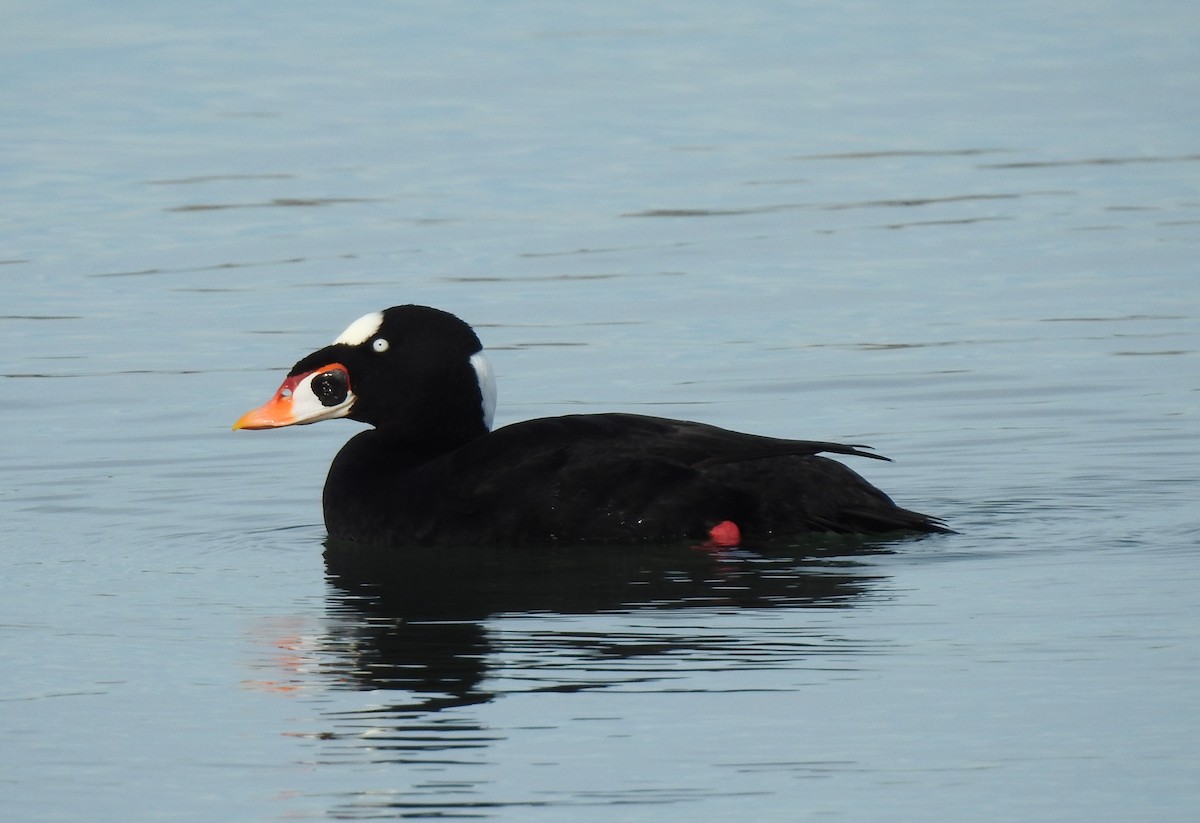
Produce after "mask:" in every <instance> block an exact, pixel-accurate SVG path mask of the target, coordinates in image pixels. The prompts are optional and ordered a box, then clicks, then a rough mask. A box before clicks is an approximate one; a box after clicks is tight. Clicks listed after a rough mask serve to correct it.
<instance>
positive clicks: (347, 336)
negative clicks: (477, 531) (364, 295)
mask: <svg viewBox="0 0 1200 823" xmlns="http://www.w3.org/2000/svg"><path fill="white" fill-rule="evenodd" d="M382 325H383V312H381V311H373V312H371V313H370V314H364V315H363V316H362V317H360V318H358V319H357V320H355V321H354V322H353V323H351V324H350V325H349V326H347V327H346V330H345V331H344V332H342V333H341V334H339V335H338V336H337V339H336V340H334V341H333V342H334V344H335V345H336V344H337V343H344V344H346V345H347V346H361V345H362V344H363V343H366V342H367V341H368V340H370V339H371V335H373V334H374V333H375V332H377V331H379V327H380V326H382Z"/></svg>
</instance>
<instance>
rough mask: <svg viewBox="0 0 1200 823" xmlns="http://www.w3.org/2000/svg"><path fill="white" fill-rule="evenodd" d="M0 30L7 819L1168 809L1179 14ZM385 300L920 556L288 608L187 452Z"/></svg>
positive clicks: (41, 18)
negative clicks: (844, 481) (800, 476)
mask: <svg viewBox="0 0 1200 823" xmlns="http://www.w3.org/2000/svg"><path fill="white" fill-rule="evenodd" d="M0 16H2V17H3V24H2V25H0V45H2V49H0V66H2V67H3V75H4V78H5V79H4V81H3V83H0V110H2V111H3V117H2V118H0V145H2V147H3V151H2V152H0V181H2V186H3V204H4V205H3V214H2V216H0V221H2V222H0V263H2V265H0V276H3V278H4V280H3V283H4V286H5V301H4V307H3V309H0V340H2V343H3V345H2V348H0V374H3V380H2V382H0V387H2V388H3V390H4V402H3V404H0V423H2V425H3V431H4V433H5V436H4V438H3V439H2V440H0V458H2V461H3V469H4V474H3V483H2V486H0V507H2V511H3V524H4V529H3V532H4V536H3V538H2V540H3V558H4V566H5V572H4V575H3V584H2V596H0V660H2V661H3V675H4V676H3V684H2V685H0V740H2V745H0V795H2V796H3V807H4V815H5V818H6V819H11V820H20V821H53V820H63V821H78V820H89V821H130V820H138V821H157V820H179V821H229V820H239V821H241V820H279V819H310V818H318V819H319V818H336V819H343V818H345V819H360V818H361V819H367V818H370V819H380V818H382V819H388V818H405V817H410V816H411V817H422V816H427V817H450V818H455V817H466V818H484V819H503V820H546V821H557V820H564V819H570V820H576V821H588V820H597V821H599V820H603V821H614V820H655V821H676V820H678V821H685V820H686V821H727V820H730V819H746V820H805V819H829V820H845V821H868V820H881V819H888V820H922V821H924V820H955V821H958V820H972V821H985V823H987V822H990V821H1014V820H1019V821H1029V820H1072V821H1075V820H1089V821H1127V820H1172V821H1174V820H1178V821H1183V820H1192V819H1194V815H1195V809H1196V808H1197V807H1198V806H1200V744H1198V742H1197V741H1198V740H1200V713H1198V712H1197V711H1196V708H1195V697H1196V684H1197V682H1198V681H1200V562H1198V561H1200V513H1198V508H1197V500H1198V499H1200V425H1198V407H1200V394H1198V390H1200V364H1198V357H1197V352H1198V351H1200V300H1198V297H1200V273H1198V272H1197V259H1198V258H1200V111H1198V107H1197V101H1198V100H1200V59H1198V58H1197V50H1196V43H1197V42H1200V12H1198V11H1197V10H1196V7H1195V5H1194V4H1191V3H1186V2H1158V1H1157V0H1151V2H1148V3H1138V4H1129V3H1118V2H1105V1H1104V0H1101V2H1087V3H1083V2H1064V3H1056V4H1046V3H1043V2H1032V0H1025V1H1024V2H1013V3H999V4H995V3H993V4H962V3H951V2H945V0H942V2H922V3H907V4H897V3H885V2H870V1H868V0H864V2H850V3H842V4H836V5H835V4H828V5H826V4H807V3H782V2H768V0H750V1H749V2H744V3H741V4H737V5H736V7H733V6H730V4H727V3H711V2H693V3H669V2H662V3H655V2H651V3H623V2H622V3H607V4H586V5H585V4H573V5H567V4H546V3H536V2H518V3H510V4H496V3H475V2H470V3H467V2H464V3H384V2H360V3H353V4H316V3H300V4H288V5H286V6H282V5H269V4H268V5H264V4H252V3H235V2H220V1H219V0H218V2H210V3H205V4H202V5H190V4H162V3H149V2H140V3H139V2H121V3H109V2H49V3H10V4H7V5H6V7H5V9H4V11H3V13H2V15H0ZM401 302H421V303H429V304H433V305H437V306H440V307H443V308H446V309H449V310H452V311H455V312H456V313H459V314H460V315H462V316H463V317H464V318H466V319H467V320H469V321H471V322H472V323H474V324H476V325H477V327H478V329H479V331H480V334H481V336H482V337H483V338H484V341H485V344H487V345H488V346H489V348H490V349H491V350H492V358H493V362H494V364H495V365H496V367H497V371H498V374H499V380H500V411H499V417H500V419H499V422H501V423H503V422H510V421H512V420H517V419H522V418H525V417H531V416H538V415H546V414H561V413H565V412H571V411H591V410H615V409H626V410H634V411H645V412H650V413H655V414H663V415H670V416H679V417H688V418H693V419H700V420H704V421H707V422H711V423H716V424H719V425H725V426H729V427H733V428H738V429H743V430H751V431H756V432H761V433H765V434H773V435H779V436H795V437H807V438H818V439H831V440H842V441H848V442H865V443H869V444H872V445H874V446H875V447H877V448H878V449H879V450H880V451H881V452H882V453H884V454H887V455H889V456H891V457H893V458H895V460H896V462H895V463H892V464H882V463H881V464H875V463H870V464H869V465H863V464H864V463H867V462H868V461H857V462H856V464H855V468H857V469H858V470H860V471H862V472H864V473H865V474H866V475H867V476H868V477H869V478H870V479H872V480H873V481H875V482H876V483H878V484H879V485H880V486H882V487H883V488H885V489H886V490H887V491H888V492H889V493H891V494H892V495H893V496H894V497H896V498H897V499H898V500H899V501H900V502H901V503H903V504H905V505H909V506H912V507H914V508H918V509H921V510H923V511H928V512H931V513H934V514H937V515H940V516H943V517H945V518H947V520H948V521H949V522H950V523H951V524H952V525H953V526H954V527H955V528H956V529H958V530H959V531H960V533H959V534H957V535H950V536H938V537H933V538H927V539H909V540H898V541H891V542H884V543H879V542H876V543H870V544H844V543H837V542H833V543H828V542H824V543H822V542H813V541H798V542H797V544H796V545H795V546H794V547H790V548H783V549H777V550H775V551H772V552H754V551H740V552H732V553H726V554H724V555H715V556H714V555H712V554H711V553H705V552H701V551H696V550H692V549H689V548H686V547H684V548H679V547H676V548H669V549H668V548H664V549H661V550H654V551H647V552H645V553H641V554H638V553H629V552H624V551H616V550H612V551H598V552H580V553H577V554H565V555H564V554H556V553H551V554H540V555H539V554H533V555H529V554H522V553H516V554H512V555H502V556H496V555H495V554H491V553H483V554H481V553H463V554H462V555H460V556H449V557H448V556H446V555H441V556H438V555H436V554H434V555H431V554H427V553H417V554H414V555H413V556H410V557H404V558H400V559H398V560H397V562H396V563H395V564H394V565H393V566H392V567H391V568H389V569H378V568H365V569H349V570H347V569H333V570H331V571H333V572H335V574H333V575H330V576H328V577H327V572H328V571H330V570H327V569H326V566H325V563H324V561H323V559H322V549H323V547H322V540H323V536H324V535H323V528H322V526H321V524H320V511H319V508H320V504H319V495H320V486H321V482H322V480H323V476H324V472H325V469H326V467H327V465H328V462H329V460H330V459H331V457H332V456H333V454H334V453H335V452H336V451H337V449H338V448H339V446H340V444H341V443H342V442H343V441H344V440H345V439H347V438H348V437H349V436H350V434H351V433H352V432H353V431H354V430H355V426H354V424H349V423H324V424H320V425H318V426H314V427H305V428H302V429H298V430H283V431H278V432H270V433H246V432H239V433H237V434H234V433H231V432H230V431H229V426H230V424H231V423H232V422H233V420H234V419H236V417H237V416H238V415H239V414H240V413H241V412H242V411H244V410H246V409H247V408H249V407H251V406H254V405H257V404H259V403H260V402H262V401H263V400H265V399H266V398H267V397H268V396H269V394H270V393H271V392H272V391H273V390H274V389H275V388H276V386H277V385H278V384H279V381H280V379H281V377H282V375H283V372H284V370H286V369H287V368H288V367H289V366H290V365H291V363H292V362H294V361H295V360H296V359H298V358H299V357H300V356H302V355H303V354H306V353H307V352H309V351H311V350H312V349H315V348H317V347H319V346H321V345H323V344H324V343H326V342H327V341H328V340H329V339H331V338H332V337H333V336H334V335H335V334H336V333H337V332H339V331H340V330H341V329H342V328H343V327H344V326H345V325H346V324H347V323H349V322H350V321H351V320H353V319H354V318H356V317H358V316H359V315H360V314H363V313H365V312H367V311H371V310H374V309H378V308H382V307H384V306H388V305H392V304H395V303H401Z"/></svg>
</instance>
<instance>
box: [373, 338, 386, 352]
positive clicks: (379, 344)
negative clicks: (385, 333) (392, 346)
mask: <svg viewBox="0 0 1200 823" xmlns="http://www.w3.org/2000/svg"><path fill="white" fill-rule="evenodd" d="M371 348H373V349H374V350H375V351H377V352H379V353H380V354H383V353H384V352H385V351H387V350H388V341H386V340H384V339H383V338H382V337H379V338H376V339H375V342H374V343H372V344H371Z"/></svg>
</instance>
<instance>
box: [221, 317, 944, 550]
mask: <svg viewBox="0 0 1200 823" xmlns="http://www.w3.org/2000/svg"><path fill="white" fill-rule="evenodd" d="M495 403H496V387H495V382H494V379H493V374H492V368H491V366H490V365H489V363H488V361H487V358H486V357H485V356H484V354H483V346H482V345H481V344H480V342H479V338H478V337H477V336H476V335H475V332H474V331H473V330H472V329H471V327H470V326H468V325H467V324H466V323H464V322H463V321H462V320H460V319H458V318H457V317H455V316H454V315H452V314H448V313H447V312H444V311H440V310H438V309H433V308H429V307H426V306H395V307H393V308H390V309H385V310H384V311H378V312H372V313H371V314H368V315H366V316H364V317H361V318H359V319H358V320H356V321H354V322H353V323H351V324H350V326H349V327H348V328H347V329H346V330H345V331H344V332H342V334H341V335H340V336H339V337H338V338H337V339H336V340H334V341H333V344H332V345H330V346H326V347H325V348H323V349H320V350H319V351H316V352H313V353H312V354H310V355H308V356H307V357H305V358H304V359H302V360H301V361H300V362H298V363H297V364H296V365H295V366H294V367H293V368H292V370H291V372H290V373H289V374H288V376H287V379H286V380H284V381H283V385H282V386H280V387H279V390H278V391H277V392H276V393H275V396H274V397H273V398H272V399H271V400H270V401H268V402H267V403H266V404H265V405H263V406H261V407H260V408H257V409H254V410H253V411H250V412H247V413H246V414H245V415H243V416H242V417H241V419H239V420H238V421H237V422H236V423H235V424H234V426H233V428H234V429H269V428H277V427H280V426H291V425H295V424H306V423H315V422H317V421H318V420H330V419H333V418H337V417H348V418H350V419H351V420H358V421H361V422H363V423H368V424H370V425H371V426H373V427H374V428H373V429H369V430H367V431H363V432H361V433H359V434H357V435H355V436H354V437H353V438H351V439H350V441H349V442H348V443H347V444H346V445H345V446H344V447H343V448H342V450H341V452H339V453H338V455H337V457H336V458H334V461H333V465H332V466H331V467H330V469H329V476H328V478H327V479H326V481H325V493H324V495H323V505H324V511H325V526H326V528H327V530H328V532H329V536H330V538H332V539H334V540H348V541H356V542H359V543H365V544H371V545H379V546H388V545H390V546H403V545H412V544H469V545H498V544H530V543H602V542H620V543H628V542H638V541H667V540H676V539H696V538H699V539H705V538H710V539H713V540H716V541H718V543H720V544H723V545H733V544H736V543H737V542H738V541H739V539H744V538H746V537H749V538H764V537H767V536H771V535H788V534H797V533H803V532H834V533H848V534H869V533H882V532H891V531H900V530H905V531H912V532H946V531H949V529H947V528H946V527H945V526H944V525H943V524H942V522H941V521H940V520H938V519H937V518H934V517H929V516H928V515H924V514H920V513H918V512H914V511H909V510H907V509H902V508H900V507H899V506H897V505H896V504H894V503H893V502H892V501H891V499H890V498H889V497H888V496H887V495H886V494H884V493H883V492H881V491H880V490H879V489H877V488H875V487H874V486H872V485H871V484H870V483H868V482H867V481H866V480H864V479H863V478H862V477H860V476H859V475H858V474H856V473H855V472H853V471H851V470H850V469H848V468H846V467H845V466H844V465H842V464H841V463H839V462H837V461H835V460H830V459H828V458H826V457H821V456H820V453H822V452H825V453H831V454H841V455H853V456H856V457H870V458H874V459H876V460H887V458H886V457H881V456H880V455H877V454H873V453H871V452H868V451H863V449H866V448H868V447H866V446H858V445H843V444H840V443H822V442H812V441H806V440H783V439H777V438H773V437H761V436H759V435H753V434H742V433H739V432H734V431H729V430H726V429H720V428H717V427H715V426H709V425H705V424H703V423H691V422H686V421H682V420H668V419H664V418H659V417H647V416H644V415H636V414H577V415H567V416H564V417H546V418H541V419H537V420H527V421H524V422H521V423H513V424H511V425H508V426H504V427H502V428H499V429H497V430H495V431H491V427H492V414H493V410H494V408H495Z"/></svg>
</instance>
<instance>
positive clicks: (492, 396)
mask: <svg viewBox="0 0 1200 823" xmlns="http://www.w3.org/2000/svg"><path fill="white" fill-rule="evenodd" d="M471 366H472V367H473V368H474V369H475V376H476V377H478V378H479V395H480V397H481V398H482V405H483V425H484V428H486V429H487V430H488V431H491V430H492V420H493V419H495V416H496V376H495V375H494V374H492V364H491V361H489V360H488V359H487V357H485V356H484V354H483V352H481V351H479V352H475V353H474V354H473V355H471Z"/></svg>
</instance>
